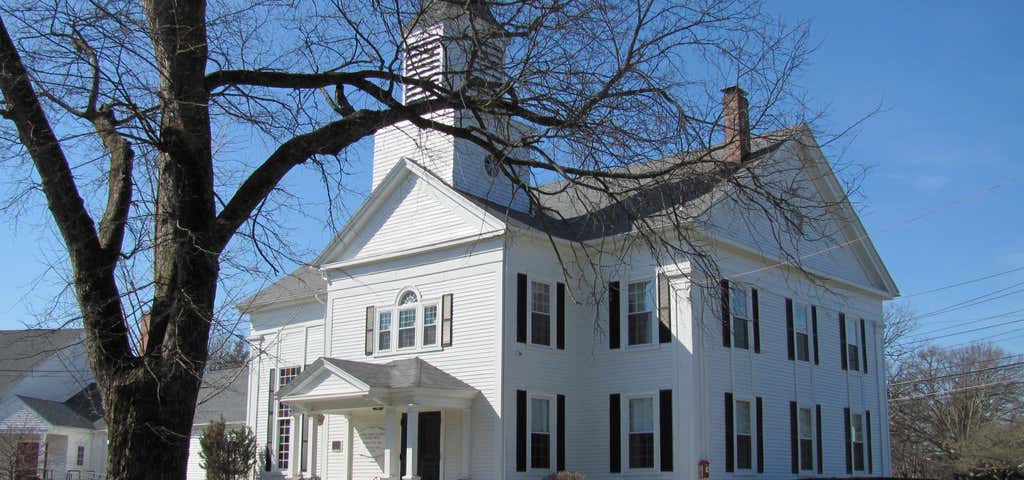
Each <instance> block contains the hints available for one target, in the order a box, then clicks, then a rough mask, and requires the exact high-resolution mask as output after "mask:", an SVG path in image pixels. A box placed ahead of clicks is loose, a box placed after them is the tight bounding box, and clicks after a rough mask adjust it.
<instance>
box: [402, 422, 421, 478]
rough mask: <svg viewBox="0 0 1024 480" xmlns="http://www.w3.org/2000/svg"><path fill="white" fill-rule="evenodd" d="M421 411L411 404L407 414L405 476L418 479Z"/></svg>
mask: <svg viewBox="0 0 1024 480" xmlns="http://www.w3.org/2000/svg"><path fill="white" fill-rule="evenodd" d="M419 438H420V411H419V409H418V408H416V406H414V405H410V406H409V409H408V410H406V415H405V477H403V478H407V479H413V480H418V479H419V478H420V477H419V476H418V475H416V473H417V469H416V467H417V465H416V456H417V454H418V453H419Z"/></svg>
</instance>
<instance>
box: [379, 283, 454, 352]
mask: <svg viewBox="0 0 1024 480" xmlns="http://www.w3.org/2000/svg"><path fill="white" fill-rule="evenodd" d="M409 292H411V293H413V294H414V295H415V296H416V302H415V303H408V304H405V305H399V304H398V303H399V302H400V301H401V300H402V297H404V296H405V295H406V294H407V293H409ZM430 307H433V308H434V309H435V315H434V328H435V332H434V343H431V344H424V343H423V340H424V327H425V325H424V320H425V316H424V310H425V309H426V308H430ZM375 309H376V312H377V318H376V322H377V323H376V324H375V325H374V356H375V357H388V356H393V355H402V354H407V353H410V352H412V353H417V352H430V351H435V350H441V338H440V337H441V300H440V299H439V298H429V299H424V298H423V296H422V295H421V294H420V292H419V290H417V289H415V288H412V287H406V288H403V289H401V290H400V291H399V292H398V295H397V296H396V297H395V303H394V304H391V305H377V306H376V307H375ZM408 310H413V311H414V312H415V316H416V319H415V321H414V322H413V326H411V327H406V328H404V329H403V328H400V327H399V319H400V315H401V312H403V311H408ZM383 315H390V316H391V324H390V326H389V328H388V329H387V330H386V331H387V332H388V334H389V338H388V348H387V349H381V348H380V339H381V335H382V334H383V333H384V332H385V329H382V328H381V324H380V319H381V317H382V316H383ZM405 329H412V330H413V332H414V333H413V336H414V340H413V344H412V345H411V346H407V347H401V348H399V346H398V334H399V331H400V330H405Z"/></svg>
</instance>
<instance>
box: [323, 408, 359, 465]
mask: <svg viewBox="0 0 1024 480" xmlns="http://www.w3.org/2000/svg"><path fill="white" fill-rule="evenodd" d="M354 438H355V427H354V426H353V425H352V415H346V416H345V444H344V445H342V448H344V449H345V480H352V440H353V439H354ZM324 465H325V466H326V465H327V464H326V463H324ZM324 470H328V469H327V468H324ZM328 473H329V472H328Z"/></svg>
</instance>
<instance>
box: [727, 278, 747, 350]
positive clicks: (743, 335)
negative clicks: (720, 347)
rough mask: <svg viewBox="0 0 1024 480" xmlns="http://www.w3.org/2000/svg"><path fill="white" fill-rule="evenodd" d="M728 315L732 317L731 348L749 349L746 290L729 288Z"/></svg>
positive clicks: (735, 287) (734, 287)
mask: <svg viewBox="0 0 1024 480" xmlns="http://www.w3.org/2000/svg"><path fill="white" fill-rule="evenodd" d="M729 314H730V315H731V316H732V332H733V333H732V346H733V347H736V348H743V349H750V309H749V308H748V305H747V289H745V288H742V287H738V286H735V285H733V286H730V287H729Z"/></svg>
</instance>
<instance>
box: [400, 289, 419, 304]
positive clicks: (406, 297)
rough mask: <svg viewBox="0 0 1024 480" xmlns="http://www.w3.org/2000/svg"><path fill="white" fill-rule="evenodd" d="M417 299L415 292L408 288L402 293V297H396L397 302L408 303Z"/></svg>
mask: <svg viewBox="0 0 1024 480" xmlns="http://www.w3.org/2000/svg"><path fill="white" fill-rule="evenodd" d="M417 301H418V299H417V298H416V292H413V291H411V290H410V291H407V292H405V293H403V294H402V297H401V298H399V299H398V304H399V305H408V304H410V303H416V302H417Z"/></svg>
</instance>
